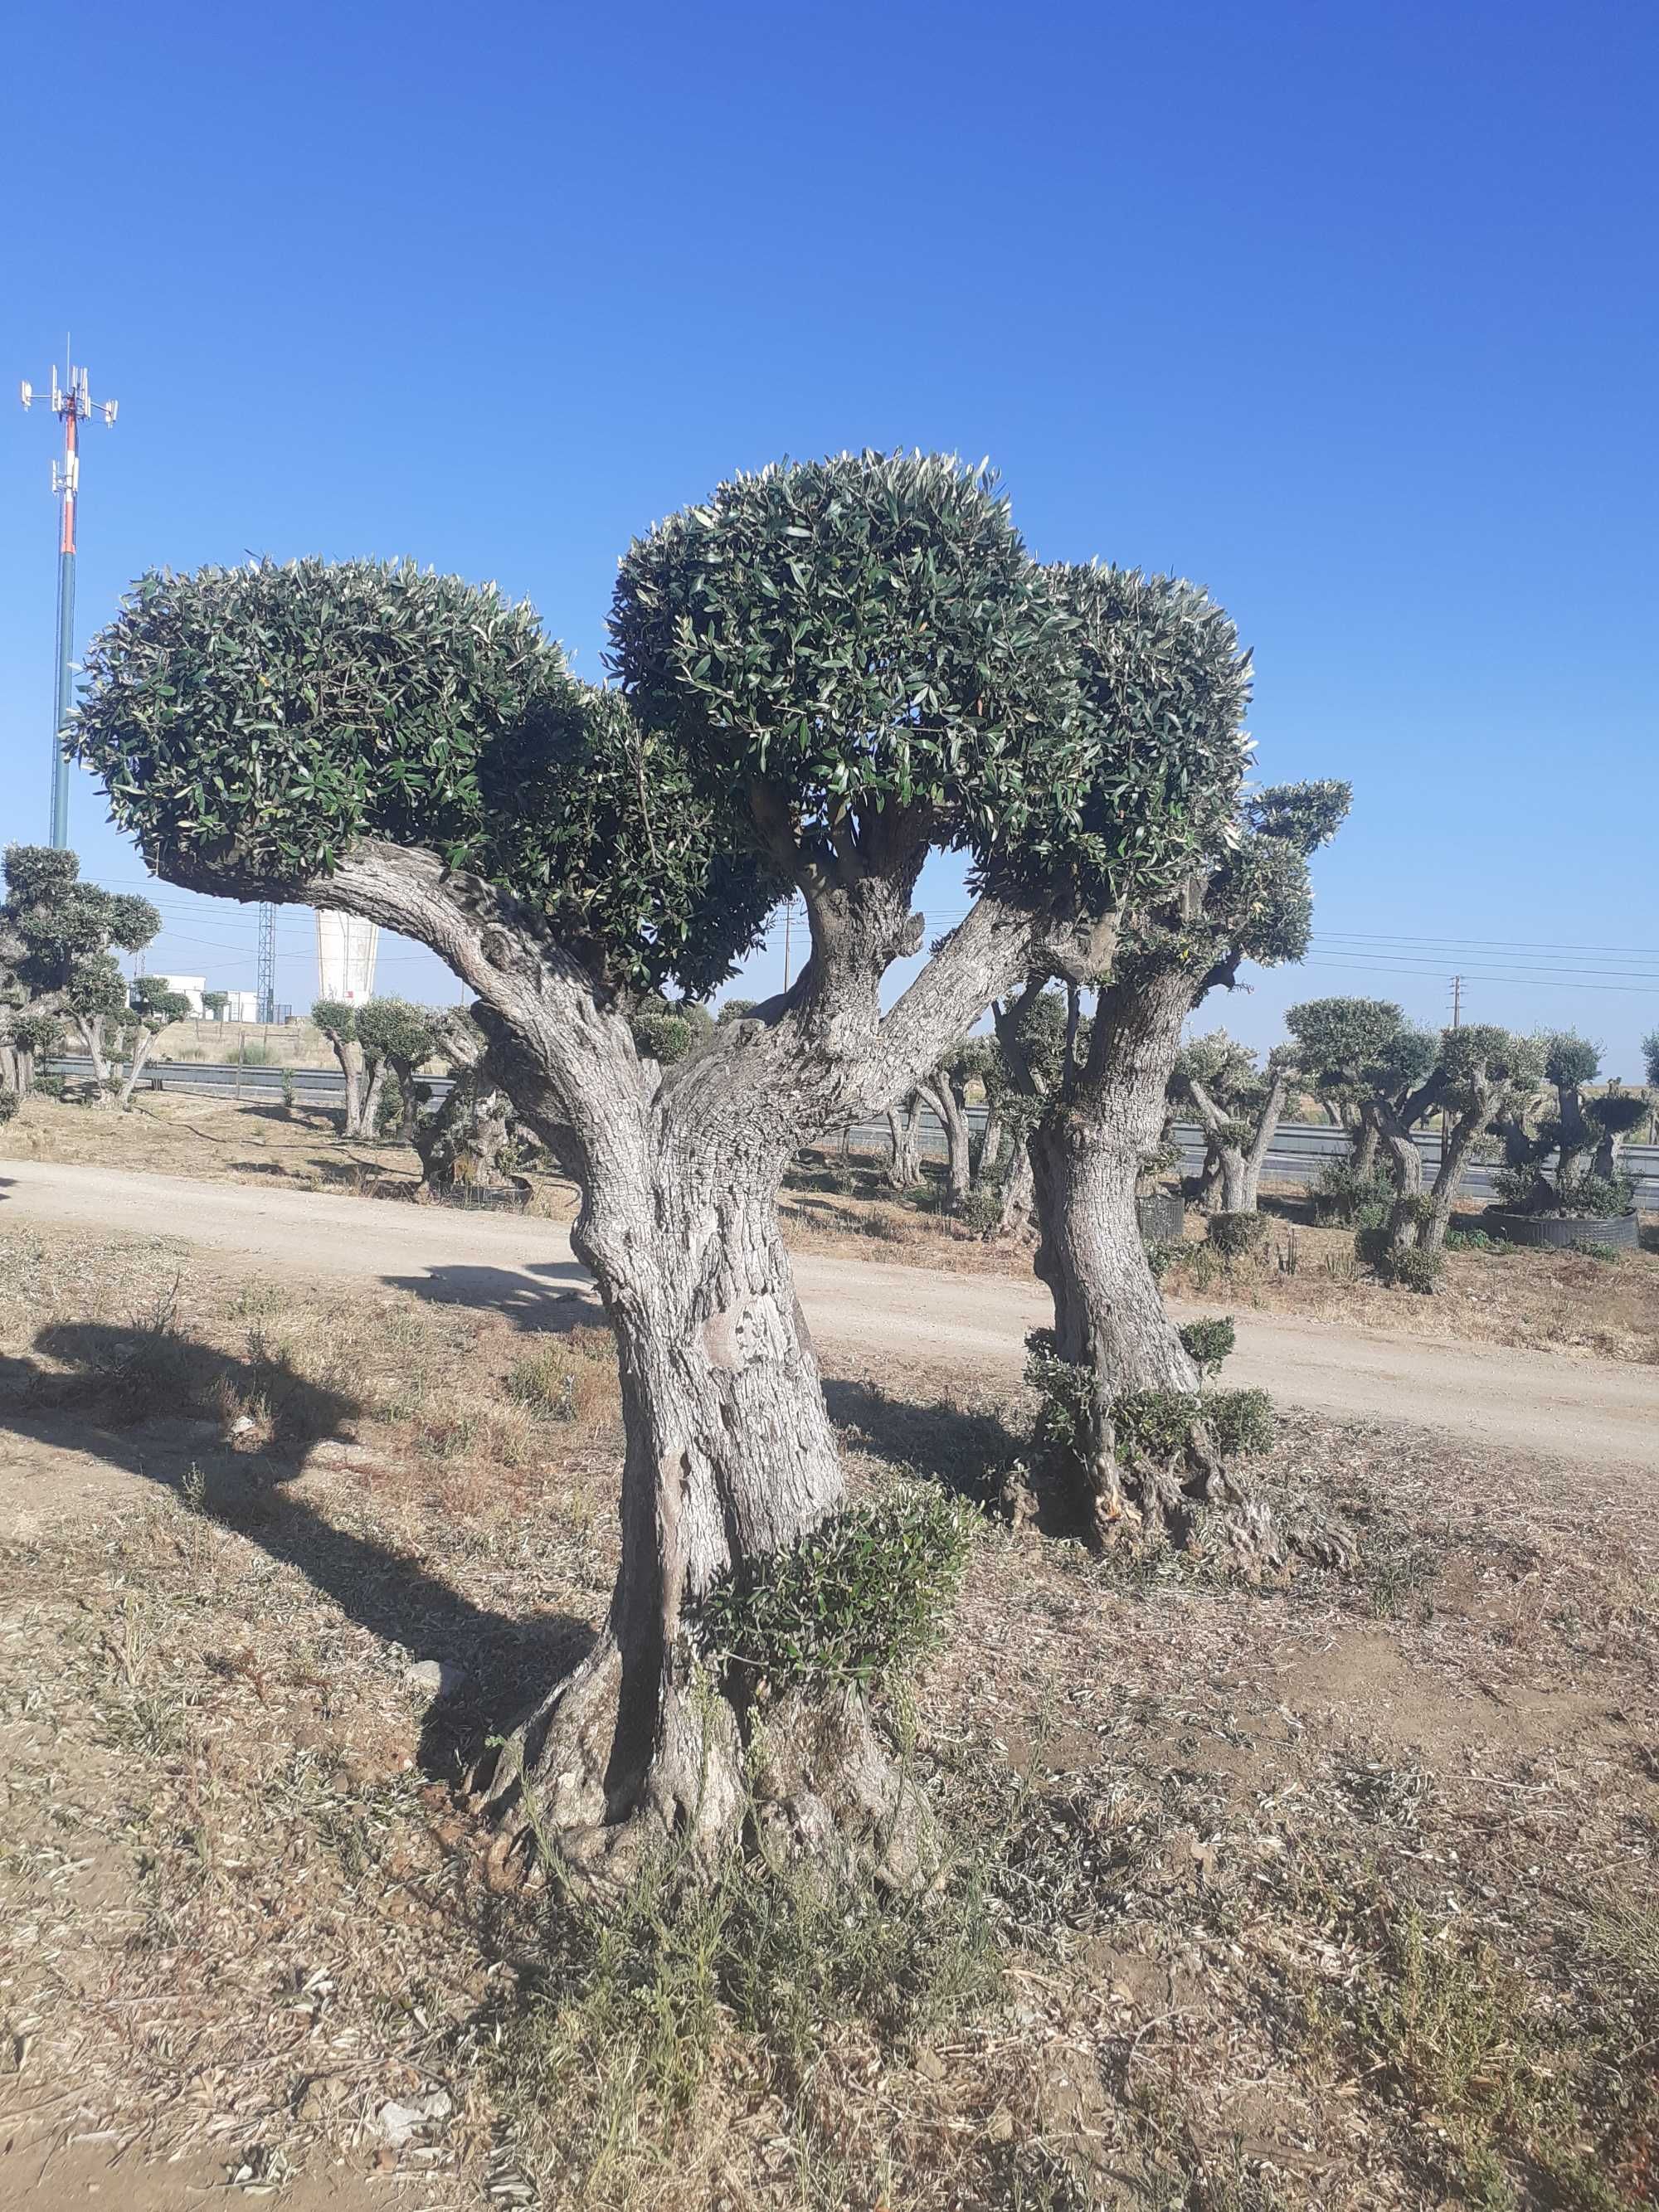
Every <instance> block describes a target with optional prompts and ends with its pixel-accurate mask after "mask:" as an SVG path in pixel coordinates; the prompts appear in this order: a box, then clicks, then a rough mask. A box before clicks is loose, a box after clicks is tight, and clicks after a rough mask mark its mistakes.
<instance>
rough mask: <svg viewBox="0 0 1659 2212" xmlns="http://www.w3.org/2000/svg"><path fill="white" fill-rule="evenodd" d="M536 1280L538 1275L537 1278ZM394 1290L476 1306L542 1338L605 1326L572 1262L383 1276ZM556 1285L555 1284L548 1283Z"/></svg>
mask: <svg viewBox="0 0 1659 2212" xmlns="http://www.w3.org/2000/svg"><path fill="white" fill-rule="evenodd" d="M538 1278H539V1279H538ZM381 1280H382V1281H383V1282H384V1283H386V1284H387V1285H389V1287H390V1288H392V1290H395V1291H413V1292H414V1293H415V1295H416V1297H417V1298H429V1299H430V1300H431V1301H432V1302H433V1303H434V1304H436V1305H458V1306H482V1307H483V1308H485V1309H487V1310H489V1311H490V1312H492V1313H498V1314H503V1315H505V1316H506V1317H507V1320H508V1321H510V1322H513V1325H514V1327H515V1328H521V1329H525V1330H526V1331H528V1332H531V1333H532V1334H540V1335H544V1336H564V1335H568V1333H569V1332H570V1331H571V1330H572V1329H573V1328H593V1327H595V1326H596V1325H597V1326H598V1327H599V1328H605V1326H606V1322H605V1308H604V1307H603V1306H602V1305H601V1304H599V1295H598V1293H597V1291H595V1290H594V1288H593V1279H592V1276H591V1275H590V1274H589V1273H588V1272H587V1270H586V1267H583V1266H582V1265H581V1263H580V1261H577V1260H532V1261H528V1262H526V1265H525V1266H524V1267H467V1266H463V1265H461V1264H459V1262H458V1263H456V1264H454V1265H453V1266H448V1267H428V1269H427V1270H426V1272H425V1273H423V1274H420V1275H384V1276H382V1277H381ZM555 1285H557V1286H558V1287H554V1286H555Z"/></svg>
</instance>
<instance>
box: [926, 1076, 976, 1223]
mask: <svg viewBox="0 0 1659 2212" xmlns="http://www.w3.org/2000/svg"><path fill="white" fill-rule="evenodd" d="M919 1087H920V1090H921V1096H922V1097H923V1098H924V1099H925V1100H926V1101H927V1104H928V1105H929V1106H931V1107H932V1108H933V1111H934V1113H935V1114H936V1115H938V1116H939V1121H941V1122H942V1123H943V1125H944V1128H945V1212H946V1213H960V1212H962V1210H963V1207H964V1206H966V1205H967V1203H968V1199H969V1193H970V1192H971V1191H972V1189H973V1187H974V1176H973V1160H972V1157H971V1152H970V1148H969V1140H968V1116H967V1115H966V1114H965V1113H964V1112H963V1107H962V1102H961V1100H960V1099H959V1098H958V1097H957V1095H956V1092H955V1091H954V1090H953V1089H952V1088H951V1085H950V1084H949V1083H948V1082H947V1081H946V1080H945V1078H944V1077H943V1076H941V1077H939V1079H938V1080H937V1081H935V1082H932V1083H924V1084H922V1085H920V1086H919Z"/></svg>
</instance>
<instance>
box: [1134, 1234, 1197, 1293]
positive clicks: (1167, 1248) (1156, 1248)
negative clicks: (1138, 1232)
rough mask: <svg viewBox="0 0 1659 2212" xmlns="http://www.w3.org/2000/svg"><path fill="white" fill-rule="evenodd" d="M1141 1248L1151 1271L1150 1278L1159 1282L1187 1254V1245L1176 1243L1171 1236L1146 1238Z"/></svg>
mask: <svg viewBox="0 0 1659 2212" xmlns="http://www.w3.org/2000/svg"><path fill="white" fill-rule="evenodd" d="M1142 1249H1144V1250H1145V1252H1146V1265H1147V1266H1148V1267H1150V1268H1151V1269H1152V1280H1153V1281H1154V1282H1155V1283H1161V1282H1162V1281H1163V1280H1164V1276H1165V1275H1166V1274H1168V1273H1169V1272H1170V1268H1171V1267H1174V1266H1175V1265H1176V1262H1177V1261H1180V1260H1182V1259H1184V1258H1185V1257H1186V1254H1187V1247H1186V1246H1185V1245H1184V1244H1177V1243H1176V1242H1175V1241H1174V1240H1173V1239H1172V1238H1170V1237H1148V1238H1146V1240H1145V1243H1144V1244H1143V1248H1142Z"/></svg>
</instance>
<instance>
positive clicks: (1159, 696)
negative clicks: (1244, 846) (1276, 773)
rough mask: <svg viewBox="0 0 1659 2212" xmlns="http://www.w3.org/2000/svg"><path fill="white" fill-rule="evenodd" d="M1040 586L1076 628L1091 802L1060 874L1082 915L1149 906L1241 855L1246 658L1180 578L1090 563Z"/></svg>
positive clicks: (1208, 603)
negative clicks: (1224, 854) (1205, 866)
mask: <svg viewBox="0 0 1659 2212" xmlns="http://www.w3.org/2000/svg"><path fill="white" fill-rule="evenodd" d="M1045 574H1047V576H1048V580H1049V584H1050V587H1051V588H1052V590H1053V592H1054V596H1055V598H1056V599H1058V600H1059V602H1060V605H1061V606H1062V607H1063V608H1064V609H1065V610H1066V613H1067V614H1068V615H1069V616H1070V617H1071V618H1072V622H1073V640H1074V643H1075V647H1076V650H1077V653H1078V656H1079V665H1080V680H1081V686H1082V691H1083V698H1084V714H1083V715H1082V717H1081V718H1080V721H1081V730H1082V744H1081V746H1080V748H1079V751H1080V755H1081V757H1080V759H1079V772H1080V775H1081V779H1082V788H1083V801H1082V806H1081V810H1080V814H1079V821H1078V823H1077V834H1076V836H1074V837H1073V838H1072V839H1071V840H1070V841H1069V842H1067V843H1066V845H1063V846H1060V847H1059V848H1058V852H1059V856H1060V874H1061V876H1062V878H1064V880H1066V883H1067V884H1068V886H1069V887H1070V889H1071V896H1073V897H1074V898H1075V900H1076V902H1077V906H1078V908H1079V911H1082V912H1089V913H1103V912H1105V911H1107V910H1109V908H1113V907H1115V906H1116V905H1118V904H1119V903H1121V902H1123V901H1124V900H1125V899H1127V898H1130V897H1133V899H1134V900H1135V901H1136V902H1137V903H1139V904H1141V905H1146V904H1150V903H1152V902H1154V901H1156V900H1157V899H1158V897H1160V896H1164V895H1166V894H1167V893H1169V892H1170V891H1171V890H1174V889H1176V887H1177V886H1178V885H1179V884H1180V883H1181V882H1182V878H1184V876H1185V875H1186V874H1187V873H1188V871H1189V870H1190V869H1191V868H1192V867H1193V866H1194V863H1195V862H1196V861H1197V860H1199V859H1200V856H1201V855H1203V854H1205V853H1206V852H1210V851H1212V850H1213V849H1214V848H1215V847H1216V845H1217V844H1218V843H1221V844H1223V845H1225V844H1228V843H1230V842H1231V841H1232V837H1233V835H1234V832H1233V829H1232V823H1233V817H1234V813H1235V810H1236V808H1237V803H1238V794H1239V789H1240V787H1241V785H1242V783H1243V777H1244V773H1245V769H1246V768H1247V766H1248V764H1249V755H1250V739H1249V737H1248V736H1247V735H1246V733H1245V731H1244V715H1245V712H1246V710H1247V708H1249V700H1250V656H1249V653H1247V652H1245V651H1243V650H1242V649H1241V647H1240V646H1239V642H1238V632H1237V629H1236V628H1235V627H1234V625H1233V622H1232V619H1231V617H1230V616H1229V615H1228V614H1227V612H1226V611H1225V609H1224V608H1223V607H1221V606H1219V605H1217V603H1216V602H1215V601H1214V600H1213V599H1211V597H1210V595H1209V594H1208V592H1206V591H1204V590H1202V589H1201V588H1200V586H1198V585H1196V584H1192V583H1188V581H1187V580H1186V579H1185V578H1184V577H1180V576H1157V575H1148V574H1145V573H1144V572H1143V571H1142V570H1141V569H1139V568H1112V567H1109V566H1107V565H1106V564H1104V563H1102V562H1089V563H1087V564H1086V565H1083V566H1073V565H1067V564H1065V563H1057V564H1056V565H1054V567H1052V568H1048V569H1047V570H1046V571H1045ZM1058 826H1059V825H1058V824H1056V827H1058Z"/></svg>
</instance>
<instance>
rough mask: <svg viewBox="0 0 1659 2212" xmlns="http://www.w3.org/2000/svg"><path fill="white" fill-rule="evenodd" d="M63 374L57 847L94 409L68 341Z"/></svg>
mask: <svg viewBox="0 0 1659 2212" xmlns="http://www.w3.org/2000/svg"><path fill="white" fill-rule="evenodd" d="M64 376H65V377H66V378H67V379H68V383H67V384H66V385H64V386H60V385H59V384H58V371H57V369H56V368H53V369H52V387H51V393H50V397H49V399H48V402H47V404H49V406H50V407H51V409H52V413H53V414H54V415H56V416H59V417H61V419H62V422H63V425H64V462H63V466H62V468H61V469H60V468H59V466H58V463H57V462H56V461H54V462H53V463H52V491H53V494H54V495H55V496H56V497H57V498H58V500H60V501H62V503H63V515H62V518H61V520H60V522H59V525H58V685H57V691H56V695H55V697H54V700H53V712H52V848H53V850H54V851H55V852H59V853H61V852H63V851H64V850H65V849H66V848H67V847H68V844H69V763H68V761H67V760H65V759H64V730H65V729H66V728H67V726H68V724H69V718H70V714H71V713H72V712H73V710H74V707H75V690H74V686H73V684H72V682H71V680H70V669H71V668H72V666H73V665H74V660H75V517H76V505H77V502H78V501H79V498H80V493H81V425H82V422H85V421H86V420H87V418H88V416H89V415H90V414H91V413H92V392H91V390H90V388H89V386H88V380H87V372H86V370H85V369H84V368H73V367H72V366H71V365H70V358H69V343H68V341H67V340H65V341H64ZM18 392H19V396H20V398H21V400H22V402H23V404H24V406H25V407H26V408H28V407H32V406H33V404H34V386H33V385H32V384H28V383H24V384H21V385H20V386H19V387H18ZM118 404H119V402H118V401H117V400H114V399H105V400H100V403H99V406H98V412H99V413H100V415H101V416H103V418H104V420H105V422H106V423H110V424H112V423H113V422H114V421H115V415H116V410H117V408H118Z"/></svg>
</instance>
